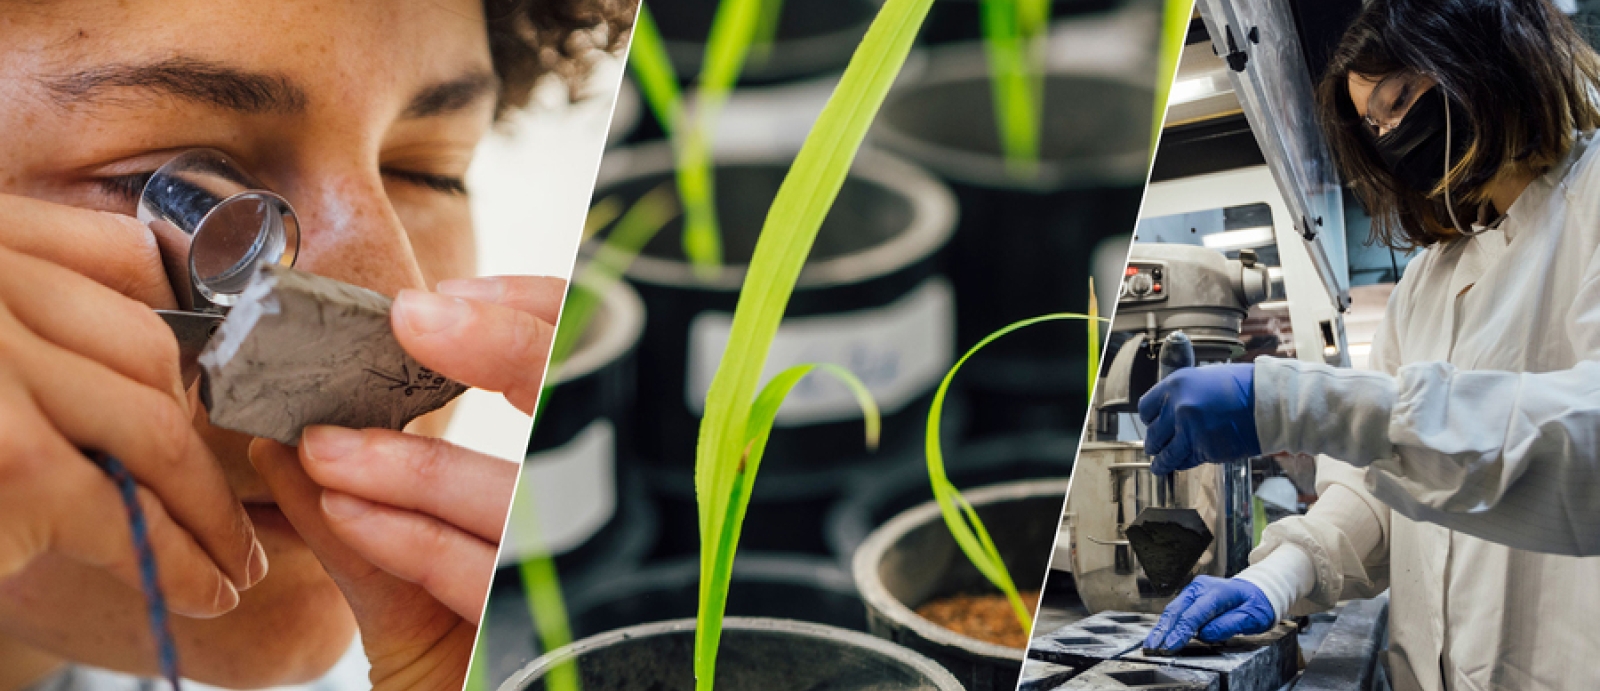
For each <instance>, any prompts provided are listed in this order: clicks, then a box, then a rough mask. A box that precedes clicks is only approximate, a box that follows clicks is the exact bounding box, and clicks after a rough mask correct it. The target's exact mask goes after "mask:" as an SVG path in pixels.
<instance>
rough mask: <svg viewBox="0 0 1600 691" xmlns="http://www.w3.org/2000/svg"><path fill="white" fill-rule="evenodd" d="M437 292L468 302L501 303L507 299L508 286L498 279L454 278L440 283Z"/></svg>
mask: <svg viewBox="0 0 1600 691" xmlns="http://www.w3.org/2000/svg"><path fill="white" fill-rule="evenodd" d="M436 290H438V291H439V292H441V293H444V294H445V295H454V296H456V297H458V298H466V299H468V300H478V301H481V302H500V300H501V299H502V298H503V297H505V293H506V284H505V282H504V281H501V280H499V279H496V278H452V279H450V280H448V281H439V285H438V286H437V288H436Z"/></svg>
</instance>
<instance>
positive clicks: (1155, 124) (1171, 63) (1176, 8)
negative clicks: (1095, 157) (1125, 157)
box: [1150, 0, 1194, 159]
mask: <svg viewBox="0 0 1600 691" xmlns="http://www.w3.org/2000/svg"><path fill="white" fill-rule="evenodd" d="M1193 13H1194V0H1166V9H1165V11H1163V12H1162V17H1161V45H1160V46H1158V47H1157V52H1156V55H1157V58H1156V64H1157V65H1158V67H1157V68H1156V112H1155V117H1154V118H1153V121H1152V122H1151V124H1150V158H1152V159H1153V158H1155V156H1156V143H1157V142H1159V141H1161V125H1162V123H1163V122H1164V121H1165V120H1166V117H1167V96H1168V95H1169V94H1171V93H1172V80H1173V79H1174V78H1175V77H1177V73H1178V57H1179V56H1180V55H1182V54H1183V39H1184V36H1186V35H1187V34H1188V32H1189V17H1190V16H1191V15H1192V14H1193Z"/></svg>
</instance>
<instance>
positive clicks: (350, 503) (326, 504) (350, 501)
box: [322, 490, 372, 520]
mask: <svg viewBox="0 0 1600 691" xmlns="http://www.w3.org/2000/svg"><path fill="white" fill-rule="evenodd" d="M371 508H372V504H370V503H367V502H365V501H362V500H360V499H357V498H355V497H352V496H350V495H348V494H345V493H343V492H334V491H332V490H324V491H323V492H322V510H323V511H324V512H325V513H327V514H328V515H329V516H332V517H334V518H343V519H347V520H348V519H351V518H357V517H359V516H361V514H364V513H366V512H367V510H368V509H371Z"/></svg>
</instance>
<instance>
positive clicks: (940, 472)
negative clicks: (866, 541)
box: [924, 301, 1103, 631]
mask: <svg viewBox="0 0 1600 691" xmlns="http://www.w3.org/2000/svg"><path fill="white" fill-rule="evenodd" d="M1089 305H1090V307H1089V314H1075V313H1071V312H1061V313H1056V314H1046V315H1043V316H1039V317H1032V318H1029V319H1023V320H1021V321H1018V322H1013V323H1011V324H1007V325H1006V326H1003V327H1001V328H1000V329H999V330H997V331H995V332H994V333H991V334H989V335H988V336H985V337H984V338H983V340H981V341H978V343H977V345H974V346H972V347H971V348H969V349H968V350H967V352H966V353H965V354H964V355H962V356H961V359H959V360H956V364H954V365H951V367H950V370H949V371H947V372H945V375H944V380H943V381H941V382H939V388H938V390H936V391H934V394H933V403H932V405H930V406H928V426H927V430H926V432H925V435H924V443H925V449H926V452H927V460H928V482H929V484H930V485H932V486H933V498H934V500H936V501H937V502H939V512H940V513H941V514H943V516H944V524H945V527H947V528H949V529H950V536H951V537H953V538H955V541H956V545H957V546H959V547H960V548H961V552H962V553H963V554H965V555H967V559H968V560H969V561H971V562H972V565H973V566H975V567H977V569H978V573H981V574H983V577H984V578H987V579H988V580H989V582H990V583H992V584H994V587H996V588H999V589H1000V592H1001V593H1003V594H1004V595H1005V596H1006V601H1007V602H1010V603H1011V609H1012V611H1013V612H1014V613H1015V614H1016V615H1017V621H1018V622H1020V623H1021V624H1022V630H1023V631H1031V630H1033V616H1032V615H1030V614H1029V613H1028V608H1027V606H1026V605H1024V604H1023V602H1022V595H1021V594H1020V593H1019V592H1018V591H1017V586H1016V583H1015V582H1014V581H1013V580H1012V579H1011V572H1010V571H1008V570H1007V569H1006V564H1005V561H1004V560H1003V559H1001V557H1000V550H999V549H997V548H995V546H994V540H992V539H990V537H989V531H988V529H986V528H984V527H983V521H981V520H979V519H978V512H977V511H976V510H975V509H973V508H972V504H970V503H968V502H967V499H966V497H963V496H961V491H960V490H958V489H956V486H955V484H954V483H952V482H950V478H949V476H948V475H946V474H945V470H944V453H943V451H942V450H941V449H940V443H939V424H940V419H941V418H942V417H943V415H944V399H945V394H947V393H948V392H949V390H950V383H951V382H952V381H954V380H955V377H956V372H959V371H961V366H962V365H964V364H966V362H967V360H968V359H970V358H971V357H972V356H973V355H974V354H976V353H977V352H978V351H980V350H982V349H983V348H984V347H985V346H987V345H989V344H990V343H993V342H994V341H995V340H997V339H999V338H1001V337H1003V336H1005V335H1006V334H1009V333H1011V332H1013V331H1017V330H1019V329H1024V328H1027V327H1029V326H1033V325H1034V324H1042V323H1044V322H1054V321H1066V320H1082V321H1085V322H1088V325H1089V329H1090V331H1089V343H1090V346H1089V351H1090V352H1091V353H1093V352H1095V351H1096V350H1097V349H1098V347H1099V337H1098V331H1099V328H1098V325H1099V322H1101V321H1103V320H1102V319H1101V318H1100V317H1099V315H1098V312H1097V310H1096V308H1095V307H1094V302H1093V301H1091V302H1090V303H1089ZM1089 388H1090V390H1093V388H1094V379H1093V378H1092V377H1091V378H1090V380H1089Z"/></svg>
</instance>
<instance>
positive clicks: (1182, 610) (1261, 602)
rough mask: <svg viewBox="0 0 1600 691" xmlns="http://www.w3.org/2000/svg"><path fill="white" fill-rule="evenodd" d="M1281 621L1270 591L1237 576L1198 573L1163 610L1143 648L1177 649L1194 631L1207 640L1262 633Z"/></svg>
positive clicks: (1210, 641)
mask: <svg viewBox="0 0 1600 691" xmlns="http://www.w3.org/2000/svg"><path fill="white" fill-rule="evenodd" d="M1277 620H1278V616H1277V614H1276V613H1274V612H1273V611H1272V603H1271V602H1270V601H1268V600H1267V594H1266V593H1264V592H1262V591H1261V589H1260V588H1258V587H1256V585H1255V584H1254V583H1251V582H1249V581H1245V580H1240V579H1238V578H1213V577H1211V576H1195V578H1194V582H1192V583H1190V584H1189V587H1187V588H1184V589H1183V592H1181V593H1178V597H1177V599H1175V600H1173V601H1172V604H1169V605H1167V609H1166V611H1164V612H1162V613H1161V619H1160V620H1158V621H1157V622H1156V627H1155V628H1154V629H1152V630H1151V631H1150V635H1149V636H1146V637H1145V639H1144V647H1145V648H1148V649H1153V650H1160V651H1163V652H1177V651H1178V650H1180V649H1182V648H1183V646H1184V644H1186V643H1188V642H1189V639H1190V638H1193V637H1194V636H1195V633H1196V632H1198V633H1199V634H1200V640H1201V641H1204V642H1206V643H1216V642H1219V641H1225V640H1227V639H1229V638H1232V637H1234V636H1238V635H1241V634H1255V633H1263V632H1265V631H1267V630H1268V629H1271V628H1272V626H1273V624H1275V623H1276V622H1277Z"/></svg>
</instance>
